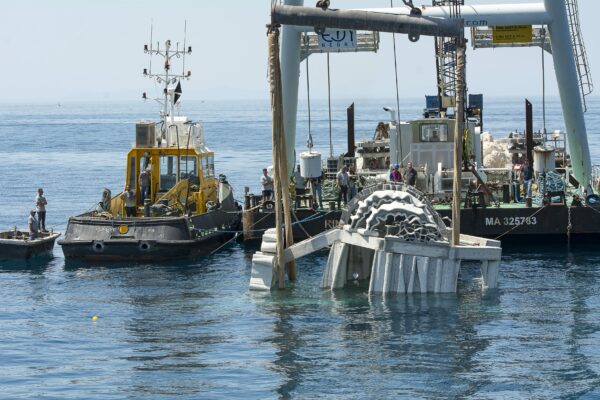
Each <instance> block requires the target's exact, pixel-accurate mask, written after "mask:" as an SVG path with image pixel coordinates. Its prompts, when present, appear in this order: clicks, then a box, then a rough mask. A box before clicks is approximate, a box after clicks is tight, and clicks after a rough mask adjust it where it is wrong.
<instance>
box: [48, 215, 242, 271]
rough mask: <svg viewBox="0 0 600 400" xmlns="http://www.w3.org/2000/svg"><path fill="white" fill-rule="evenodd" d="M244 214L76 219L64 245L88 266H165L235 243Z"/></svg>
mask: <svg viewBox="0 0 600 400" xmlns="http://www.w3.org/2000/svg"><path fill="white" fill-rule="evenodd" d="M238 226H239V214H238V213H236V212H225V211H222V210H215V211H210V212H208V213H205V214H202V215H197V216H194V217H190V218H188V217H139V218H112V219H104V218H98V217H85V216H84V217H72V218H70V219H69V223H68V226H67V232H66V233H65V238H64V239H63V240H60V241H59V242H58V243H59V244H60V245H61V246H62V250H63V253H64V255H65V258H67V259H73V260H86V261H142V262H153V261H164V260H174V259H185V258H190V257H196V256H203V255H209V254H210V253H212V252H214V251H215V250H217V249H218V248H219V247H221V246H222V245H224V244H225V243H227V241H229V240H231V239H232V238H233V237H234V236H235V234H236V230H237V229H238Z"/></svg>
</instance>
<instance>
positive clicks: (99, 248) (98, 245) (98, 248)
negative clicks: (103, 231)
mask: <svg viewBox="0 0 600 400" xmlns="http://www.w3.org/2000/svg"><path fill="white" fill-rule="evenodd" d="M92 250H94V251H95V252H96V253H102V252H103V251H104V242H103V241H102V240H94V241H93V242H92Z"/></svg>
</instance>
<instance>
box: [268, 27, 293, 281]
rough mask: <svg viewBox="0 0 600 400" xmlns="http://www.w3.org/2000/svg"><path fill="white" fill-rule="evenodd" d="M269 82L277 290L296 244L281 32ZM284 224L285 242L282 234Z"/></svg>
mask: <svg viewBox="0 0 600 400" xmlns="http://www.w3.org/2000/svg"><path fill="white" fill-rule="evenodd" d="M268 37H269V78H270V79H269V81H270V86H271V111H272V117H273V125H272V141H273V147H272V157H273V186H274V192H275V193H274V194H275V228H276V239H277V266H276V276H277V281H278V287H279V288H280V289H284V288H285V270H284V257H283V252H284V249H285V245H286V244H287V246H291V245H292V244H293V243H294V237H293V233H292V228H293V226H292V216H291V209H290V193H289V173H288V170H287V157H286V150H285V136H284V125H283V104H282V98H283V95H282V88H281V73H280V71H281V69H280V64H279V29H278V28H275V27H271V28H270V29H269V35H268ZM284 224H285V240H284V238H283V234H282V231H281V228H282V226H283V225H284ZM287 270H288V277H289V278H290V280H295V279H296V263H295V262H293V261H292V262H290V263H288V264H287Z"/></svg>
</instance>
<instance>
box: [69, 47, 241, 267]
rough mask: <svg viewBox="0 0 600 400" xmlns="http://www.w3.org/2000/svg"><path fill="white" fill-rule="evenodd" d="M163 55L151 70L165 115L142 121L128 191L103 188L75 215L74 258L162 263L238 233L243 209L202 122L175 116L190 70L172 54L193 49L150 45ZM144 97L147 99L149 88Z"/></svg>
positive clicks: (204, 250) (129, 162)
mask: <svg viewBox="0 0 600 400" xmlns="http://www.w3.org/2000/svg"><path fill="white" fill-rule="evenodd" d="M144 52H145V53H147V54H150V56H159V57H162V58H163V59H164V71H163V72H161V73H158V74H154V73H152V71H151V70H150V69H144V75H145V76H147V77H149V78H152V79H154V80H155V81H157V82H159V83H161V84H163V85H164V97H162V98H160V99H156V101H157V102H158V103H159V104H161V111H160V121H159V122H158V123H155V122H150V121H140V122H138V123H137V124H136V128H135V129H136V136H135V145H134V147H133V148H132V149H131V150H130V151H129V153H128V154H127V159H126V180H125V185H124V186H125V190H124V191H123V192H122V193H119V194H118V195H116V196H114V197H113V196H111V192H110V190H109V189H105V190H104V192H103V193H102V201H101V202H100V203H99V206H98V209H97V210H95V211H92V212H88V213H85V214H82V215H79V216H76V217H71V218H69V222H68V225H67V229H66V232H65V236H64V239H63V240H60V241H59V242H58V243H59V244H60V245H61V246H62V249H63V253H64V255H65V258H67V259H78V260H92V261H119V260H120V261H159V260H169V259H180V258H188V257H194V256H200V255H208V254H210V253H211V252H214V251H215V250H217V249H218V248H220V247H221V246H223V245H224V244H225V243H227V242H228V241H229V240H231V239H232V238H233V237H235V233H236V231H237V229H238V227H239V222H240V210H239V206H238V204H237V203H236V201H235V200H234V198H233V191H232V188H231V186H230V185H229V183H228V182H227V179H226V177H225V176H224V175H218V176H217V175H216V174H215V169H214V153H213V151H211V150H210V149H209V148H208V147H207V145H206V142H205V138H204V130H203V127H202V124H201V123H200V122H195V121H191V120H189V119H188V118H187V117H185V116H181V115H176V113H177V111H178V110H177V108H178V106H179V100H180V97H181V80H183V79H189V78H190V77H191V71H187V72H186V71H185V70H182V73H181V74H173V73H172V72H171V60H172V59H173V58H178V59H182V60H183V63H184V66H185V56H186V55H189V54H191V52H192V48H191V46H190V47H187V48H186V46H185V42H184V45H183V49H180V48H179V43H177V44H176V46H175V48H173V46H172V45H171V41H170V40H167V41H166V42H165V46H164V48H161V46H160V44H156V47H153V45H152V44H151V45H150V46H148V45H145V46H144ZM143 98H144V99H146V98H147V96H146V93H144V95H143Z"/></svg>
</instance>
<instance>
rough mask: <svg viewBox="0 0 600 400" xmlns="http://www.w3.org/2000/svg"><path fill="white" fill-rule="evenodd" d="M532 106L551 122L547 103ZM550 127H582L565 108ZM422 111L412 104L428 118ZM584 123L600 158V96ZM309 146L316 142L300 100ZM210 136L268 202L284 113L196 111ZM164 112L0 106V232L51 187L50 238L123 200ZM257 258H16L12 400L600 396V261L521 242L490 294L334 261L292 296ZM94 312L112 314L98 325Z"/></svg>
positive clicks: (1, 369) (368, 130) (494, 106)
mask: <svg viewBox="0 0 600 400" xmlns="http://www.w3.org/2000/svg"><path fill="white" fill-rule="evenodd" d="M532 100H533V103H534V114H535V121H534V125H535V128H536V130H538V129H541V128H542V111H541V101H540V99H532ZM484 101H485V103H484V104H485V107H484V127H485V129H486V130H490V131H492V132H493V133H494V134H495V135H496V136H503V135H505V134H506V133H508V132H509V131H511V130H516V129H517V130H520V131H522V130H523V129H524V126H525V118H524V99H521V98H514V99H507V98H485V99H484ZM547 103H548V104H547V111H546V125H547V129H548V130H549V131H550V130H555V129H561V130H563V129H564V124H563V122H562V116H561V111H560V106H559V102H558V101H557V100H556V99H550V100H548V102H547ZM349 104H350V101H336V102H334V103H333V110H332V114H333V119H332V124H333V153H334V154H338V153H340V152H342V151H344V149H345V147H346V145H345V141H346V133H345V126H346V122H345V118H346V107H347V106H348V105H349ZM423 104H424V98H419V99H412V100H407V101H402V102H401V118H402V119H410V118H414V117H417V116H419V114H420V113H421V110H422V108H423ZM394 105H395V101H394V99H392V98H390V99H383V100H368V101H361V102H356V126H357V135H356V136H357V139H358V138H363V137H371V135H372V134H373V132H374V130H375V126H376V124H377V122H378V121H383V120H386V119H387V118H388V115H387V113H385V112H383V111H382V109H381V107H382V106H390V107H394ZM589 106H590V110H589V111H588V113H587V114H586V120H587V126H588V130H589V140H590V147H591V152H592V157H593V159H594V161H595V162H597V163H600V140H599V139H600V129H599V126H600V100H597V99H595V98H593V99H591V100H590V103H589ZM300 108H301V110H300V112H299V129H298V137H297V148H298V149H304V148H305V143H306V136H307V113H306V107H305V104H302V102H301V106H300ZM184 109H185V110H186V114H187V115H188V116H189V117H190V118H192V119H193V120H202V121H204V124H205V134H206V140H207V142H208V144H209V146H210V147H211V148H212V149H213V150H214V151H215V153H216V168H217V171H218V172H220V173H224V174H226V175H227V177H228V178H229V181H230V182H231V183H232V184H233V185H234V188H235V190H236V197H237V198H239V199H241V198H242V197H243V190H244V186H248V187H249V188H250V190H251V191H254V192H257V191H258V190H259V181H258V180H259V176H260V173H261V169H262V168H263V167H264V166H267V165H269V164H270V156H271V151H270V143H271V142H270V135H271V122H270V121H271V116H270V109H269V104H268V103H267V102H266V101H264V100H262V101H255V102H252V101H243V102H242V101H231V102H225V101H220V102H211V101H204V102H200V101H198V102H188V103H185V104H184ZM156 111H157V110H156V109H155V105H154V104H153V103H150V102H148V103H146V104H144V103H142V102H130V103H129V102H121V103H118V102H113V103H62V104H60V105H59V104H19V105H3V106H2V107H1V108H0V141H1V143H2V146H0V159H2V163H3V167H2V169H1V173H0V188H1V190H2V192H1V193H2V194H1V195H0V228H2V229H6V228H10V227H13V226H15V225H17V226H22V227H23V226H26V220H27V216H28V211H29V209H31V208H32V207H33V205H34V199H35V195H36V189H37V188H38V187H43V188H44V190H45V193H46V197H47V199H48V206H47V209H48V215H47V226H48V227H52V228H54V229H55V230H59V231H64V229H65V226H66V221H67V218H68V217H69V216H70V215H75V214H79V213H81V212H84V211H87V210H89V209H90V208H92V207H94V206H95V204H96V203H97V202H98V201H99V200H100V195H101V192H102V189H103V188H105V187H107V188H110V189H111V190H112V191H113V193H117V192H119V191H120V190H122V188H123V186H124V180H125V156H126V153H127V151H128V150H129V148H130V146H131V144H132V142H133V141H134V132H135V131H134V123H135V122H136V121H137V120H140V119H155V117H156ZM311 117H312V124H311V126H312V129H311V131H312V136H313V139H314V142H315V146H316V147H317V149H318V150H320V151H321V152H322V153H323V154H324V157H327V156H328V155H329V152H330V148H329V136H328V134H329V128H328V117H327V103H326V102H325V101H320V102H319V101H313V107H312V115H311ZM254 250H255V249H254V248H252V247H248V246H244V245H243V244H239V243H233V244H231V245H230V246H228V247H226V248H224V249H223V250H222V251H221V252H219V253H218V254H215V255H213V256H210V257H206V258H198V259H195V260H189V261H180V262H170V263H161V264H155V265H152V264H89V265H87V264H83V265H81V264H77V265H72V264H69V263H65V260H64V258H63V255H62V251H61V249H60V247H58V246H57V247H56V248H55V249H54V255H53V257H46V258H41V259H35V260H33V261H31V262H27V263H19V262H0V299H1V301H0V398H2V399H22V398H30V399H123V398H132V399H234V398H243V399H271V398H280V399H288V398H297V399H315V398H319V399H321V398H323V399H327V398H330V399H339V398H348V399H389V398H436V399H437V398H473V399H505V398H531V399H546V398H582V399H598V398H600V251H598V249H597V248H594V247H591V248H590V247H587V248H586V247H578V246H574V247H572V248H570V249H568V248H567V247H560V246H559V247H556V246H554V247H535V248H532V247H530V246H527V245H526V244H524V246H523V247H512V248H505V249H504V251H503V258H502V264H501V270H500V276H499V289H498V290H496V291H490V292H486V293H483V292H482V291H481V289H480V280H479V271H478V269H477V267H476V266H468V265H467V266H466V267H465V268H463V270H462V273H461V277H460V281H459V287H458V293H457V294H451V295H409V296H394V297H379V296H368V295H367V294H366V292H365V290H364V288H362V287H353V288H348V289H345V290H338V291H336V292H333V293H332V292H329V291H323V290H321V289H319V281H320V278H321V274H322V271H323V268H324V265H325V261H326V257H327V252H321V253H318V254H315V255H312V256H309V257H306V258H304V259H301V260H300V261H299V263H298V266H299V279H298V281H297V282H295V283H293V284H290V287H289V289H288V290H285V291H274V292H272V293H266V294H265V293H251V292H249V290H248V283H249V279H250V269H251V256H252V253H253V251H254ZM92 316H98V319H97V320H95V321H94V320H92Z"/></svg>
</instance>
